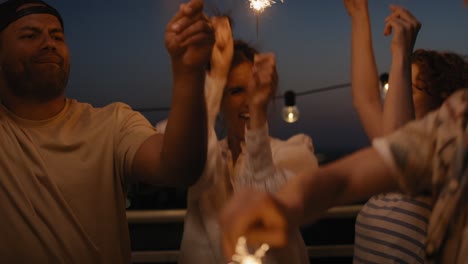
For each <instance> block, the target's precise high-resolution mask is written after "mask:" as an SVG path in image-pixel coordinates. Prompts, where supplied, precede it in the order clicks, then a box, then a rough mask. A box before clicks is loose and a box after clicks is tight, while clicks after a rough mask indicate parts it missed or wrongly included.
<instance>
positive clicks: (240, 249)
mask: <svg viewBox="0 0 468 264" xmlns="http://www.w3.org/2000/svg"><path fill="white" fill-rule="evenodd" d="M269 249H270V246H268V244H263V245H262V246H260V248H259V249H257V250H256V251H255V253H254V254H250V253H249V250H248V249H247V241H246V239H245V237H239V239H238V240H237V245H236V254H234V256H232V260H233V261H232V262H230V263H229V264H262V258H263V256H265V253H266V252H267V251H268V250H269Z"/></svg>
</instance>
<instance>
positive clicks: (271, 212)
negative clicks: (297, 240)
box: [220, 190, 290, 259]
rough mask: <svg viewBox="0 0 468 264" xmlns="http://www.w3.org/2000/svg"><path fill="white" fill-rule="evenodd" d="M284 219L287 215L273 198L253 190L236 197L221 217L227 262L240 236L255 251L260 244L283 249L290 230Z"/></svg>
mask: <svg viewBox="0 0 468 264" xmlns="http://www.w3.org/2000/svg"><path fill="white" fill-rule="evenodd" d="M286 215H287V211H286V210H285V209H283V206H282V205H281V204H280V202H279V201H278V200H277V199H276V198H275V197H273V196H272V194H269V193H261V192H259V191H253V190H243V191H241V192H239V193H236V194H235V195H234V197H233V198H232V199H231V200H230V201H229V203H228V204H227V205H226V207H225V208H224V209H223V213H222V214H221V216H220V226H221V231H222V232H221V233H222V243H223V250H224V254H225V256H226V259H230V258H231V257H232V255H233V254H234V249H235V246H236V244H237V240H238V238H239V237H240V236H245V237H246V239H247V243H249V244H251V245H255V246H256V247H258V246H259V245H261V244H262V243H268V244H269V245H270V246H271V247H284V246H286V244H287V242H288V233H289V228H290V227H289V225H288V221H287V216H286Z"/></svg>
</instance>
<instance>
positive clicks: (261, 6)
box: [249, 0, 284, 39]
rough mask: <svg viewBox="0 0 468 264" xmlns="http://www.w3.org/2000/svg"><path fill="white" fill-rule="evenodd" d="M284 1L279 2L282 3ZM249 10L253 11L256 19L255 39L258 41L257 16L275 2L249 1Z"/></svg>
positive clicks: (272, 0) (266, 0)
mask: <svg viewBox="0 0 468 264" xmlns="http://www.w3.org/2000/svg"><path fill="white" fill-rule="evenodd" d="M283 1H284V0H281V2H283ZM249 2H250V8H251V9H253V10H255V13H256V14H255V15H256V17H257V39H258V15H259V13H261V12H263V10H265V8H267V7H270V6H272V5H273V4H275V3H276V2H275V1H274V0H249Z"/></svg>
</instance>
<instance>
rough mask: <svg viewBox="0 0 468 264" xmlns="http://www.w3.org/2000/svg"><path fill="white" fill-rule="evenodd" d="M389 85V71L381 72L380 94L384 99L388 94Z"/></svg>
mask: <svg viewBox="0 0 468 264" xmlns="http://www.w3.org/2000/svg"><path fill="white" fill-rule="evenodd" d="M388 87H389V86H388V73H386V72H385V73H382V74H380V95H381V96H382V99H383V98H385V95H387V92H388Z"/></svg>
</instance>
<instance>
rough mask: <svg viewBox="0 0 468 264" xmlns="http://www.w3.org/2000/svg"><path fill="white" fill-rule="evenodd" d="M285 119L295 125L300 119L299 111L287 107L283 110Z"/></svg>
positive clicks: (293, 107)
mask: <svg viewBox="0 0 468 264" xmlns="http://www.w3.org/2000/svg"><path fill="white" fill-rule="evenodd" d="M283 119H284V121H286V122H288V123H294V122H296V121H297V120H298V119H299V109H298V108H297V107H296V106H295V105H293V106H285V107H284V108H283Z"/></svg>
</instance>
